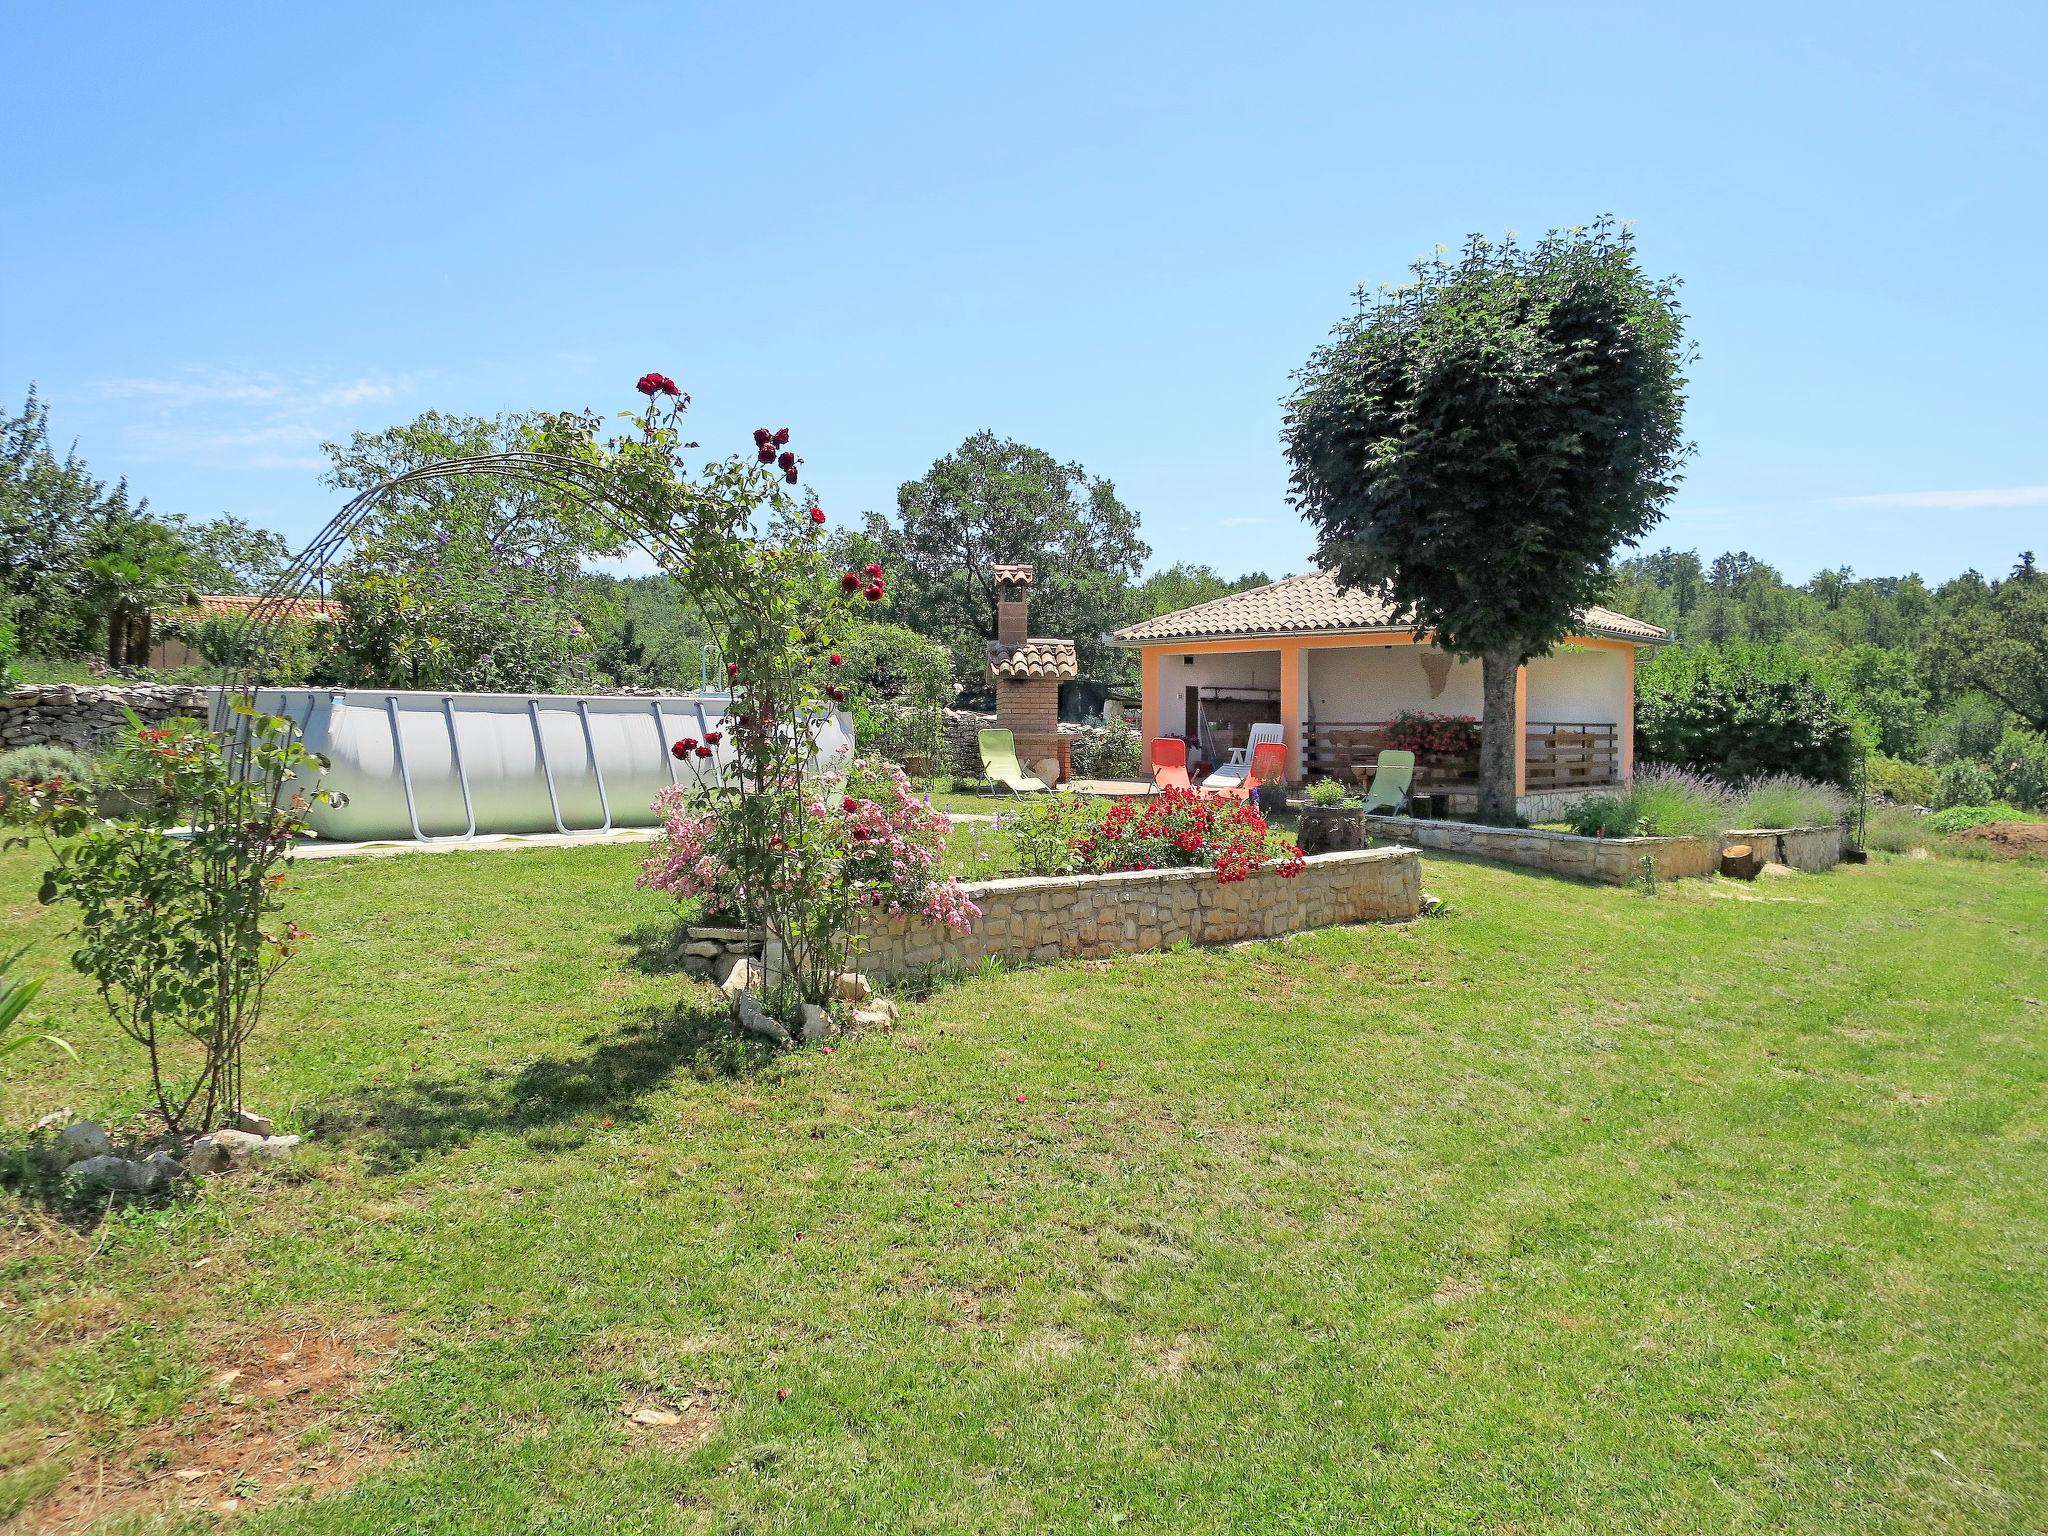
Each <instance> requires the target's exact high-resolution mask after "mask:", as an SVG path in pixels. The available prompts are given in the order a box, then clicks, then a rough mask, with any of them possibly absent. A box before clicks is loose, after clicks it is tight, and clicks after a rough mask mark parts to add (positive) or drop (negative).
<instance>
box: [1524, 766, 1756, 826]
mask: <svg viewBox="0 0 2048 1536" xmlns="http://www.w3.org/2000/svg"><path fill="white" fill-rule="evenodd" d="M1735 806H1736V800H1735V796H1734V794H1733V792H1731V791H1730V790H1729V788H1728V786H1727V785H1725V784H1722V783H1719V782H1718V781H1716V780H1714V779H1710V778H1707V777H1705V776H1704V775H1701V774H1697V773H1688V772H1686V771H1685V770H1684V769H1680V768H1672V767H1669V766H1667V765H1663V764H1658V765H1653V766H1651V767H1648V768H1644V769H1642V770H1640V771H1639V772H1638V773H1637V774H1636V778H1635V783H1633V784H1632V785H1630V786H1629V788H1628V790H1627V791H1626V792H1625V793H1623V794H1619V795H1595V796H1593V797H1591V798H1590V799H1586V800H1581V801H1580V802H1579V803H1578V804H1576V805H1574V806H1573V807H1572V808H1571V809H1570V810H1569V811H1568V812H1567V813H1566V815H1565V823H1566V825H1568V826H1569V827H1570V828H1571V829H1572V830H1573V831H1574V832H1576V833H1578V834H1579V835H1580V836H1581V837H1707V836H1710V835H1712V834H1713V833H1716V832H1725V831H1727V829H1728V828H1729V827H1731V826H1733V825H1734V824H1735V819H1736V817H1735Z"/></svg>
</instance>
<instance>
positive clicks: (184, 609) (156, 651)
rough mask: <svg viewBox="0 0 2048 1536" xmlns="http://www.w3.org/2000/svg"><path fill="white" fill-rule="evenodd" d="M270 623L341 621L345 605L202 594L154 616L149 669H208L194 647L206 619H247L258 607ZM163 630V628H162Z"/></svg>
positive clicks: (320, 600) (330, 601)
mask: <svg viewBox="0 0 2048 1536" xmlns="http://www.w3.org/2000/svg"><path fill="white" fill-rule="evenodd" d="M259 605H260V606H261V607H262V609H263V615H264V617H265V618H266V619H278V618H282V619H294V620H299V621H302V622H305V623H309V624H327V623H332V622H333V621H334V620H336V619H338V618H340V617H341V604H340V603H338V602H336V601H335V600H334V599H333V598H331V597H271V598H264V597H247V596H243V595H241V594H238V593H229V592H202V593H199V594H198V595H196V596H194V597H191V598H188V599H187V600H186V601H185V602H183V603H179V604H177V605H175V606H173V607H169V608H160V609H157V610H156V611H155V612H154V613H152V614H151V615H150V617H151V619H152V620H153V621H154V622H153V624H152V626H151V634H150V641H151V643H150V645H149V665H150V666H152V667H155V668H157V669H158V670H160V671H169V670H170V669H171V668H173V667H203V666H206V665H208V664H209V663H208V662H207V660H206V658H205V657H204V656H203V655H201V654H200V651H199V647H198V646H197V645H195V644H193V643H192V640H191V638H190V637H191V634H192V629H193V626H195V625H197V624H198V623H200V622H201V621H202V620H205V619H246V618H248V617H249V616H250V615H251V614H253V613H254V612H255V610H256V609H257V607H258V606H259ZM159 626H161V627H159Z"/></svg>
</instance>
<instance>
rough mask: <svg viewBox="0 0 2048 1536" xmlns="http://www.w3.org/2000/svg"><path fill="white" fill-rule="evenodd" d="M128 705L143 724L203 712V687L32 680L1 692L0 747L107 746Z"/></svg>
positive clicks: (201, 716) (78, 748)
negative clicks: (101, 685) (111, 684)
mask: <svg viewBox="0 0 2048 1536" xmlns="http://www.w3.org/2000/svg"><path fill="white" fill-rule="evenodd" d="M123 709H132V710H134V711H135V713H136V714H137V715H139V716H141V718H142V723H143V724H144V725H162V724H163V723H164V722H165V721H166V720H171V719H176V718H178V717H180V716H191V717H196V718H198V719H201V720H203V719H205V718H206V710H207V690H206V689H204V688H183V687H169V686H166V685H163V684H159V683H133V684H128V685H125V686H121V687H110V688H97V687H84V686H79V685H76V684H71V683H30V684H28V685H26V686H24V687H20V688H16V689H14V690H13V691H11V692H9V693H6V694H4V695H0V751H11V750H12V749H13V748H15V747H42V746H59V747H70V748H71V749H72V750H73V751H77V752H97V751H99V750H101V749H102V748H104V747H107V746H111V745H112V744H113V739H114V737H115V736H116V735H118V734H119V733H120V731H121V729H122V728H123V727H124V726H125V725H127V723H128V717H127V716H126V715H124V714H123V713H122V710H123Z"/></svg>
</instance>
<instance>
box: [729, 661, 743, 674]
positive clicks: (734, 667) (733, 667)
mask: <svg viewBox="0 0 2048 1536" xmlns="http://www.w3.org/2000/svg"><path fill="white" fill-rule="evenodd" d="M725 675H726V676H727V677H738V676H739V675H740V664H739V663H738V662H736V661H728V662H727V663H726V664H725Z"/></svg>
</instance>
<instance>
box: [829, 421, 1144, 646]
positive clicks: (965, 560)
mask: <svg viewBox="0 0 2048 1536" xmlns="http://www.w3.org/2000/svg"><path fill="white" fill-rule="evenodd" d="M866 521H867V531H866V537H867V540H868V541H869V543H870V544H871V545H872V547H874V548H875V549H876V550H877V551H878V552H879V553H880V555H881V557H882V559H883V562H884V563H885V564H886V565H888V567H889V569H890V571H891V573H892V579H891V586H890V602H891V607H892V608H893V609H894V616H895V618H896V619H897V620H898V622H900V623H903V624H907V625H908V626H909V627H910V628H912V629H915V630H917V631H918V632H919V633H920V634H923V635H928V636H930V637H931V638H933V639H935V640H938V641H939V642H940V643H941V644H943V645H944V646H945V647H946V649H947V651H948V652H949V653H950V654H951V655H952V657H953V665H954V669H955V671H956V673H957V674H958V675H959V676H961V677H963V678H971V677H976V676H978V675H979V674H980V672H981V669H982V663H983V646H984V645H985V643H986V642H987V641H989V640H992V639H994V638H995V632H996V628H995V625H996V583H995V567H996V566H997V565H999V564H1003V565H1007V564H1013V563H1020V562H1022V563H1029V564H1032V565H1034V566H1036V567H1037V569H1038V579H1037V586H1036V588H1035V590H1034V591H1033V592H1032V594H1031V624H1032V628H1033V630H1034V631H1035V632H1037V633H1039V634H1042V635H1057V636H1062V637H1067V638H1071V639H1072V640H1073V641H1074V643H1075V646H1076V648H1077V649H1078V651H1079V652H1080V662H1081V670H1082V672H1083V673H1084V674H1086V675H1098V674H1099V673H1100V672H1101V670H1102V669H1103V667H1104V665H1105V663H1107V662H1108V661H1109V658H1108V657H1107V655H1106V651H1107V649H1108V648H1107V647H1106V646H1105V645H1104V644H1103V641H1102V637H1103V636H1104V635H1106V634H1107V633H1108V632H1109V631H1110V630H1112V629H1115V628H1116V627H1118V625H1120V624H1122V623H1123V622H1125V618H1124V615H1125V612H1126V606H1125V604H1126V597H1125V594H1126V589H1127V586H1128V584H1129V583H1130V582H1131V581H1133V580H1134V579H1135V578H1136V577H1137V574H1138V571H1139V569H1140V568H1141V567H1142V566H1143V565H1144V562H1145V558H1146V556H1147V555H1149V554H1150V553H1151V550H1150V548H1149V547H1148V546H1147V545H1146V544H1145V542H1144V540H1143V539H1141V538H1139V537H1138V517H1137V514H1136V513H1135V512H1133V511H1131V509H1130V508H1128V507H1126V506H1125V505H1124V504H1123V502H1122V501H1121V500H1119V499H1118V497H1117V494H1116V487H1115V485H1114V484H1112V483H1111V482H1110V481H1108V480H1106V479H1101V478H1098V477H1095V476H1091V475H1090V474H1089V473H1088V472H1087V471H1086V470H1085V469H1083V468H1082V467H1081V466H1080V465H1079V464H1072V463H1068V464H1062V463H1060V462H1059V461H1058V460H1057V459H1055V458H1054V457H1053V456H1052V455H1051V454H1049V453H1046V452H1045V451H1043V450H1042V449H1038V448H1033V447H1030V446H1029V445H1027V444H1024V443H1018V442H1012V441H1010V440H1008V439H1005V438H999V437H997V436H996V435H995V434H994V433H993V432H987V431H983V432H977V433H975V434H974V435H973V436H972V437H970V438H968V439H967V440H966V441H965V442H964V443H962V444H961V445H960V446H959V448H958V449H956V450H955V451H954V452H952V453H949V454H947V455H946V456H945V457H943V458H941V459H939V460H938V461H937V462H936V463H934V464H933V465H932V467H931V468H930V469H929V470H928V471H926V472H925V474H924V475H923V476H921V477H920V478H918V479H916V480H910V481H906V482H905V483H904V484H903V486H902V487H901V488H900V489H899V490H898V491H897V493H896V514H895V516H894V518H890V517H888V516H885V515H884V514H882V513H878V512H870V513H869V514H868V515H867V520H866Z"/></svg>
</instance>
